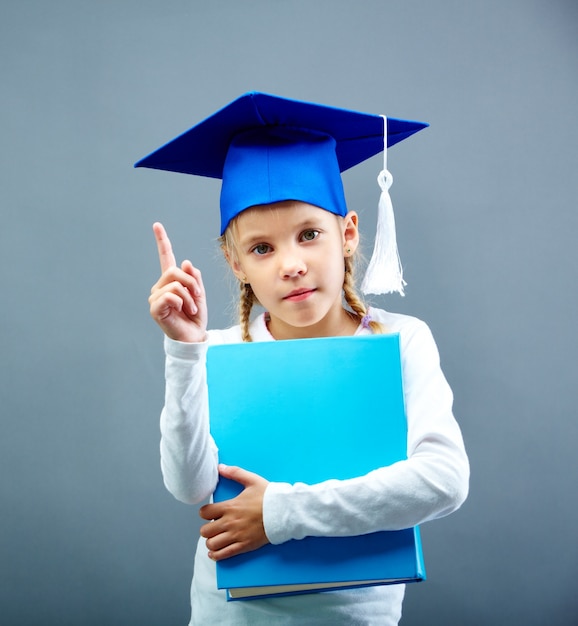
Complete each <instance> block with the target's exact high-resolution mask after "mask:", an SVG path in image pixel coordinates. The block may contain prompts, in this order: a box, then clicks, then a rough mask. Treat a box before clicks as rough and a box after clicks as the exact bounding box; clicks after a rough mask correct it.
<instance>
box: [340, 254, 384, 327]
mask: <svg viewBox="0 0 578 626" xmlns="http://www.w3.org/2000/svg"><path fill="white" fill-rule="evenodd" d="M353 270H354V266H353V258H352V257H345V276H344V278H343V295H344V297H345V302H346V303H347V304H348V306H349V307H350V308H351V310H352V311H353V313H354V314H355V317H356V318H358V319H359V322H361V320H362V319H363V318H364V317H365V316H366V315H367V306H366V305H365V303H364V302H363V300H362V299H361V298H360V297H359V296H358V295H357V290H356V289H355V276H354V273H353ZM369 327H370V328H371V330H372V331H373V332H374V333H376V334H382V333H383V332H384V328H383V325H382V324H380V323H379V322H374V321H370V322H369Z"/></svg>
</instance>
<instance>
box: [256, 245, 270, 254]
mask: <svg viewBox="0 0 578 626" xmlns="http://www.w3.org/2000/svg"><path fill="white" fill-rule="evenodd" d="M270 249H271V248H270V247H269V246H268V245H267V244H266V243H260V244H258V245H256V246H255V247H254V248H253V250H252V252H253V253H254V254H256V255H258V256H262V255H263V254H267V252H269V250H270Z"/></svg>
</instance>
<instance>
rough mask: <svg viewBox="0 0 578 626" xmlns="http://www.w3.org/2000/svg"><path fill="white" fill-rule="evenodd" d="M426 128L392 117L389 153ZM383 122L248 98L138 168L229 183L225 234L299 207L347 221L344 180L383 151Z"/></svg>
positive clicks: (224, 200) (253, 95)
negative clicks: (263, 214) (253, 217)
mask: <svg viewBox="0 0 578 626" xmlns="http://www.w3.org/2000/svg"><path fill="white" fill-rule="evenodd" d="M426 126H428V124H426V123H424V122H416V121H411V120H401V119H396V118H389V117H388V125H387V145H388V147H390V146H392V145H394V144H396V143H398V142H399V141H402V140H404V139H406V138H407V137H409V136H410V135H412V134H414V133H416V132H418V131H419V130H421V129H422V128H425V127H426ZM383 134H384V121H383V118H382V117H381V116H380V115H373V114H368V113H360V112H357V111H350V110H347V109H340V108H336V107H329V106H325V105H320V104H314V103H310V102H302V101H299V100H292V99H288V98H282V97H279V96H273V95H270V94H264V93H259V92H251V93H247V94H245V95H243V96H241V97H240V98H237V99H236V100H234V101H233V102H231V103H230V104H228V105H227V106H225V107H224V108H222V109H220V110H219V111H217V112H216V113H214V114H213V115H211V116H210V117H208V118H206V119H205V120H204V121H202V122H200V123H199V124H197V125H196V126H193V127H192V128H191V129H190V130H188V131H186V132H185V133H183V134H182V135H179V136H178V137H176V138H175V139H173V140H172V141H170V142H168V143H167V144H165V145H164V146H162V147H161V148H159V149H158V150H156V151H154V152H153V153H151V154H150V155H149V156H147V157H145V158H143V159H141V160H140V161H138V162H137V163H136V164H135V167H148V168H153V169H160V170H168V171H173V172H181V173H185V174H195V175H198V176H208V177H212V178H221V179H223V186H222V190H221V234H222V233H223V232H224V231H225V229H226V227H227V225H228V224H229V222H230V220H231V219H233V218H234V217H235V216H236V215H238V214H239V213H240V212H241V211H243V210H245V209H247V208H249V207H250V206H255V205H259V204H268V203H271V202H277V201H281V200H300V201H303V202H307V203H309V204H314V205H316V206H320V207H321V208H323V209H326V210H328V211H331V212H332V213H336V214H337V215H345V213H346V212H347V209H346V207H345V199H344V196H343V184H342V182H341V176H340V172H343V171H345V170H347V169H349V168H350V167H353V166H354V165H357V164H358V163H361V162H362V161H365V160H366V159H368V158H370V157H372V156H374V155H375V154H378V153H380V152H381V151H382V150H383V149H384V138H383Z"/></svg>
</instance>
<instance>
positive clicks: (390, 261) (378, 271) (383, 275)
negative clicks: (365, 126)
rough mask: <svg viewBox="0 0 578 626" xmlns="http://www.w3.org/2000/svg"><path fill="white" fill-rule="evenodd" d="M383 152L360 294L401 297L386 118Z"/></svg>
mask: <svg viewBox="0 0 578 626" xmlns="http://www.w3.org/2000/svg"><path fill="white" fill-rule="evenodd" d="M383 153H384V156H383V170H382V171H381V172H380V173H379V176H378V177H377V182H378V184H379V186H380V187H381V196H380V197H379V205H378V209H377V230H376V233H375V245H374V247H373V254H372V256H371V260H370V262H369V265H368V267H367V271H366V273H365V278H364V279H363V283H362V285H361V291H362V292H363V293H364V294H368V293H373V294H377V295H380V294H386V293H393V292H396V291H397V292H398V293H399V294H400V295H402V296H403V295H404V292H403V288H404V286H405V285H406V282H405V281H404V280H403V270H402V267H401V261H400V258H399V252H398V250H397V239H396V235H395V218H394V216H393V205H392V203H391V198H390V196H389V188H390V187H391V184H392V182H393V176H392V175H391V174H390V172H389V171H388V170H387V118H385V117H384V148H383Z"/></svg>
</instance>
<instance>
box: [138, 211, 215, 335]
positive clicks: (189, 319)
mask: <svg viewBox="0 0 578 626" xmlns="http://www.w3.org/2000/svg"><path fill="white" fill-rule="evenodd" d="M153 232H154V235H155V239H156V242H157V248H158V253H159V260H160V264H161V277H160V278H159V280H158V281H157V282H156V283H155V284H154V285H153V288H152V289H151V295H150V297H149V305H150V313H151V316H152V318H153V319H154V320H155V322H156V323H157V324H158V325H159V326H160V327H161V328H162V330H163V332H164V333H165V335H167V337H169V338H170V339H174V340H175V341H184V342H188V343H193V342H199V341H204V340H205V339H206V334H207V301H206V297H205V287H204V285H203V279H202V277H201V272H200V271H199V270H198V269H197V268H196V267H194V266H193V264H192V263H191V262H190V261H183V262H182V264H181V266H180V267H178V266H177V262H176V260H175V256H174V254H173V249H172V246H171V242H170V239H169V238H168V235H167V233H166V231H165V229H164V227H163V225H162V224H160V223H159V222H156V223H155V224H153Z"/></svg>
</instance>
